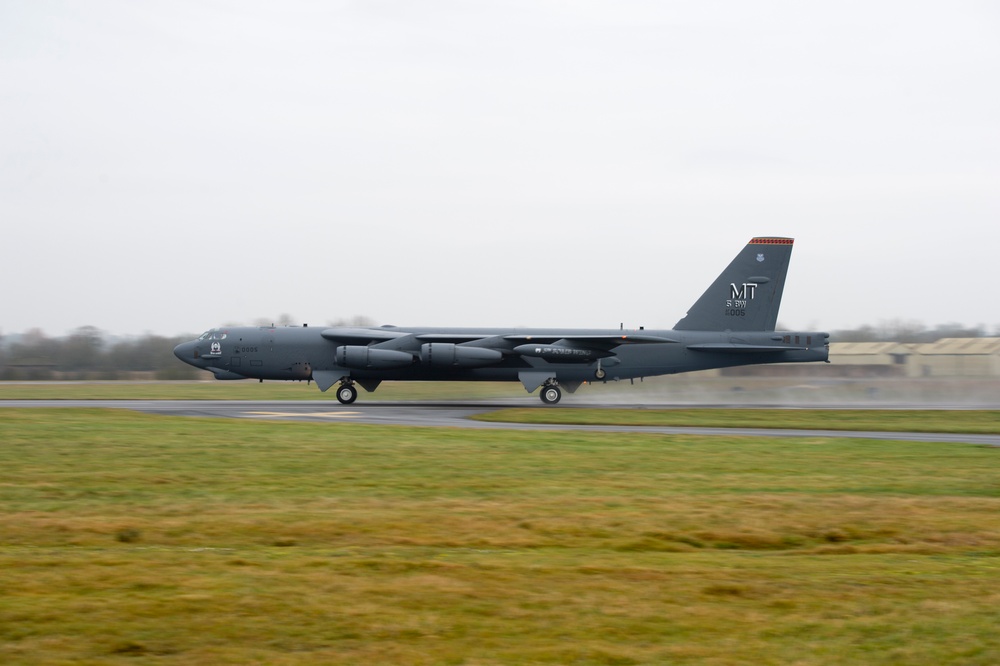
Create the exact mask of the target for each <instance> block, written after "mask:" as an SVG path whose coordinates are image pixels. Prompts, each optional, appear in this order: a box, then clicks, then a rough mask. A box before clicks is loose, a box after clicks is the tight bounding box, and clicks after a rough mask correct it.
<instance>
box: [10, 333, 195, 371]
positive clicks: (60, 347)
mask: <svg viewBox="0 0 1000 666" xmlns="http://www.w3.org/2000/svg"><path fill="white" fill-rule="evenodd" d="M193 337H194V336H193V335H190V336H178V337H175V338H167V337H163V336H159V335H151V334H147V335H144V336H142V337H137V338H129V339H123V340H113V339H110V338H109V337H108V336H107V335H105V334H104V333H103V332H102V331H101V330H99V329H97V328H95V327H93V326H82V327H80V328H78V329H76V330H75V331H73V332H72V333H71V334H70V335H68V336H65V337H57V338H53V337H49V336H47V335H45V333H44V332H42V331H41V330H39V329H32V330H30V331H28V332H27V333H24V334H22V335H19V336H16V337H15V338H13V339H10V337H9V336H7V337H4V338H2V339H0V380H5V381H17V380H20V381H41V380H53V379H63V380H79V379H136V378H139V377H144V378H149V379H197V378H199V377H200V375H202V374H204V373H202V372H200V371H199V370H198V369H197V368H193V367H191V366H189V365H186V364H184V363H181V362H180V361H179V360H177V357H175V356H174V347H176V346H177V345H179V344H180V343H182V342H185V341H186V340H190V339H191V338H193Z"/></svg>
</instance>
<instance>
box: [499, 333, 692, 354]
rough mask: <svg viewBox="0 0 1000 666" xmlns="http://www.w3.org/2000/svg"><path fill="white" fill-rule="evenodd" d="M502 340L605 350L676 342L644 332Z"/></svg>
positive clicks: (556, 334)
mask: <svg viewBox="0 0 1000 666" xmlns="http://www.w3.org/2000/svg"><path fill="white" fill-rule="evenodd" d="M503 339H504V340H509V341H511V342H518V343H521V344H531V343H539V344H554V343H557V342H563V343H564V346H567V347H575V348H578V349H600V350H603V351H607V350H610V349H614V348H615V347H618V346H621V345H650V344H663V343H676V342H677V340H673V339H671V338H663V337H660V336H658V335H646V334H642V333H639V334H628V333H621V334H618V335H589V334H586V333H584V334H580V335H559V334H558V333H554V334H552V335H535V334H526V335H505V336H503Z"/></svg>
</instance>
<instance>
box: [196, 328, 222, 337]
mask: <svg viewBox="0 0 1000 666" xmlns="http://www.w3.org/2000/svg"><path fill="white" fill-rule="evenodd" d="M198 339H199V340H225V339H226V332H225V331H220V330H219V329H217V328H213V329H212V330H210V331H205V332H204V333H202V334H201V336H200V337H199V338H198Z"/></svg>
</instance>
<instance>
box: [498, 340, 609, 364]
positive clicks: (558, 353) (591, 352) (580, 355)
mask: <svg viewBox="0 0 1000 666" xmlns="http://www.w3.org/2000/svg"><path fill="white" fill-rule="evenodd" d="M514 353H515V354H520V355H521V356H533V357H535V358H540V359H542V360H545V361H548V362H549V363H590V362H591V361H596V360H597V359H599V358H606V357H608V356H611V354H609V353H607V352H601V351H598V350H596V349H580V348H579V347H560V346H558V345H542V344H531V343H528V344H526V345H518V346H517V347H514Z"/></svg>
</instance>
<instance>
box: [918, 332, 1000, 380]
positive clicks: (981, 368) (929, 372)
mask: <svg viewBox="0 0 1000 666" xmlns="http://www.w3.org/2000/svg"><path fill="white" fill-rule="evenodd" d="M916 351H917V353H916V355H915V356H914V359H913V367H912V370H913V372H912V373H911V374H910V376H911V377H998V376H1000V338H942V339H941V340H938V341H937V342H931V343H927V344H923V345H918V346H917V349H916Z"/></svg>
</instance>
